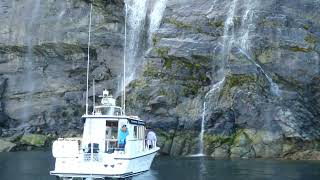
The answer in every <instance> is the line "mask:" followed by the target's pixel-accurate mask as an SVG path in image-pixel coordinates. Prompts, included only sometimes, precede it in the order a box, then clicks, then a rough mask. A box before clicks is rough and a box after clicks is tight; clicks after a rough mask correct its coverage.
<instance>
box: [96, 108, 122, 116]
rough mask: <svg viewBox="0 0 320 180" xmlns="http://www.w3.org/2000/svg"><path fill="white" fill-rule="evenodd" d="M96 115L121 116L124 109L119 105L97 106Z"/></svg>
mask: <svg viewBox="0 0 320 180" xmlns="http://www.w3.org/2000/svg"><path fill="white" fill-rule="evenodd" d="M95 114H96V115H110V116H120V115H122V111H121V108H120V107H117V106H108V107H96V108H95Z"/></svg>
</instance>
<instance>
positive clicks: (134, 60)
mask: <svg viewBox="0 0 320 180" xmlns="http://www.w3.org/2000/svg"><path fill="white" fill-rule="evenodd" d="M125 4H126V6H127V8H126V17H125V18H126V22H127V23H126V26H127V35H126V44H127V46H126V47H125V50H124V53H125V54H126V57H127V58H126V82H124V86H126V85H128V84H129V83H130V82H131V81H132V80H134V79H135V76H136V70H137V67H138V66H139V65H141V59H142V55H141V51H142V50H143V46H141V44H143V43H142V41H143V32H144V25H145V19H146V16H147V9H148V8H147V0H126V1H125Z"/></svg>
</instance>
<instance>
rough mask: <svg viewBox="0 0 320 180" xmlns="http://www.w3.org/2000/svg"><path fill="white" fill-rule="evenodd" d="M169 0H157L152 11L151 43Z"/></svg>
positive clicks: (150, 16)
mask: <svg viewBox="0 0 320 180" xmlns="http://www.w3.org/2000/svg"><path fill="white" fill-rule="evenodd" d="M167 1H168V0H157V1H156V2H155V4H154V6H153V8H152V10H151V13H150V15H149V21H150V26H149V42H151V38H152V35H153V34H154V33H155V32H156V31H157V30H158V28H159V26H160V23H161V20H162V17H163V13H164V11H165V9H166V4H167Z"/></svg>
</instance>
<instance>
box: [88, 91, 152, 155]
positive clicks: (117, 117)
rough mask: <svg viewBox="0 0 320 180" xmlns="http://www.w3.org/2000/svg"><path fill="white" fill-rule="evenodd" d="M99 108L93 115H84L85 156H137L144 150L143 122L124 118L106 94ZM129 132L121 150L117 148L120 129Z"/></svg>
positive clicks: (107, 93)
mask: <svg viewBox="0 0 320 180" xmlns="http://www.w3.org/2000/svg"><path fill="white" fill-rule="evenodd" d="M101 97H102V99H101V105H99V106H96V107H94V111H93V113H92V115H85V116H83V118H85V123H84V131H83V139H82V149H83V151H84V153H88V154H90V153H91V151H92V152H93V153H108V154H112V153H123V154H126V153H129V152H130V153H140V152H142V151H145V149H146V142H145V136H146V134H145V132H146V128H145V122H144V121H142V120H140V119H139V118H138V117H130V116H124V113H123V111H122V108H121V107H119V106H116V102H115V99H114V98H113V97H112V96H111V95H109V92H108V91H106V90H105V91H103V95H102V96H101ZM124 126H125V127H126V128H125V129H126V131H127V133H128V135H127V137H126V143H125V147H124V148H119V134H120V133H121V132H120V131H123V130H122V127H124Z"/></svg>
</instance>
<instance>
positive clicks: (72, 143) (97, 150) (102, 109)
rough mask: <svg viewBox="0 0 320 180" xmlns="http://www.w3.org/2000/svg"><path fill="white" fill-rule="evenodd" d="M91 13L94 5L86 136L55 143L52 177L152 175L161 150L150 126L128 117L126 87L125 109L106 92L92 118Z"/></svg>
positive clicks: (85, 116)
mask: <svg viewBox="0 0 320 180" xmlns="http://www.w3.org/2000/svg"><path fill="white" fill-rule="evenodd" d="M126 8H127V7H126ZM91 13H92V4H91V10H90V22H89V41H88V64H87V66H88V67H87V92H86V113H85V115H83V116H82V120H83V122H84V128H83V136H82V137H81V138H60V139H58V140H56V141H54V142H53V146H52V154H53V156H54V158H55V169H54V170H53V171H51V172H50V174H51V175H54V176H57V177H59V178H60V179H73V178H82V179H106V178H128V177H132V176H134V175H137V174H140V173H143V172H145V171H148V170H149V169H150V166H151V164H152V161H153V159H154V157H155V155H156V153H157V151H158V150H159V149H160V148H159V147H157V146H156V136H155V134H154V133H153V132H149V133H148V135H147V137H149V138H148V139H146V138H145V137H146V127H145V125H146V123H145V122H144V121H143V120H141V119H140V118H139V117H137V116H127V115H126V114H125V86H124V90H123V98H122V107H120V106H116V100H115V99H114V98H113V97H112V95H109V92H108V91H107V90H104V91H103V95H102V96H100V97H101V98H102V99H101V104H100V105H99V106H95V99H93V102H94V103H93V113H92V114H88V89H89V64H90V56H89V55H90V52H89V51H90V32H91ZM125 29H126V28H125ZM125 37H126V30H125ZM125 39H126V38H125ZM124 47H126V40H125V46H124ZM125 60H126V58H125V53H124V63H123V64H124V68H123V70H124V72H123V78H124V79H123V84H125V83H124V82H126V79H125V77H126V71H125V70H126V67H125ZM93 82H94V81H93ZM93 88H94V83H93ZM93 92H95V90H93ZM93 98H95V94H94V95H93ZM123 126H126V128H127V131H128V135H127V136H126V138H125V142H126V143H125V146H124V148H123V147H122V146H121V148H119V146H118V144H119V143H118V137H119V134H120V133H121V129H122V127H123Z"/></svg>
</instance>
